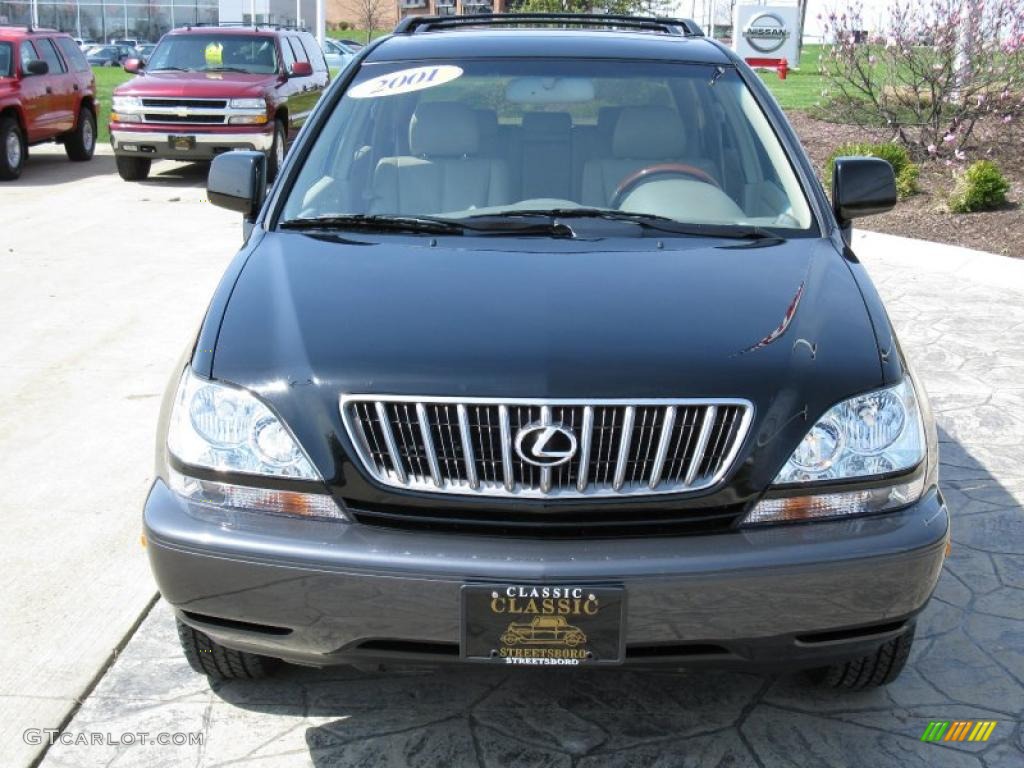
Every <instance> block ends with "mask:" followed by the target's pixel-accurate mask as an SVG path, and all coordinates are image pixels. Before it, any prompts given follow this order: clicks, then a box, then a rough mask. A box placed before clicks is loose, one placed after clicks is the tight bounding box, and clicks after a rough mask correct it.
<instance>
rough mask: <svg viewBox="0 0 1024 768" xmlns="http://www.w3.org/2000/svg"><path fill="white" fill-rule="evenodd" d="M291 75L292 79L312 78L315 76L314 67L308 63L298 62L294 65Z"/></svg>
mask: <svg viewBox="0 0 1024 768" xmlns="http://www.w3.org/2000/svg"><path fill="white" fill-rule="evenodd" d="M289 74H290V75H291V76H292V77H310V76H311V75H312V74H313V65H312V64H310V63H309V62H308V61H296V62H295V63H294V64H292V68H291V70H290V72H289Z"/></svg>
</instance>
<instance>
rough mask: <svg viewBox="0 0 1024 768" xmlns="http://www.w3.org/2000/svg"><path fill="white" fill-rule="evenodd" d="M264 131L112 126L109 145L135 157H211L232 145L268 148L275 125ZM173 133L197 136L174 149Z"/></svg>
mask: <svg viewBox="0 0 1024 768" xmlns="http://www.w3.org/2000/svg"><path fill="white" fill-rule="evenodd" d="M261 128H263V130H261V131H234V132H226V131H218V132H213V131H207V132H201V131H197V130H196V129H195V126H192V125H187V124H186V125H182V126H180V127H175V128H173V129H169V128H160V129H158V130H145V131H136V130H122V129H119V128H116V127H114V126H113V125H112V126H111V128H110V146H111V147H112V148H113V150H114V154H117V155H126V156H133V157H151V158H154V159H163V160H210V159H212V158H213V157H215V156H216V155H219V154H221V153H222V152H228V151H230V150H232V149H255V150H258V151H260V152H269V151H270V148H271V147H272V146H273V144H274V134H273V131H272V126H270V127H265V128H264V127H261ZM172 136H178V137H180V136H187V137H189V138H192V139H194V146H192V147H191V148H190V149H187V150H186V149H175V148H174V147H173V146H171V137H172Z"/></svg>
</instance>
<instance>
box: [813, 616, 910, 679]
mask: <svg viewBox="0 0 1024 768" xmlns="http://www.w3.org/2000/svg"><path fill="white" fill-rule="evenodd" d="M914 629H915V628H914V627H911V628H910V629H909V630H907V631H906V632H904V633H903V634H902V635H900V636H899V637H895V638H893V639H892V640H888V641H886V642H885V643H883V644H882V645H881V646H879V648H878V650H876V651H875V652H874V653H872V654H868V655H867V656H859V657H857V658H855V659H850V660H849V661H845V662H842V663H840V664H833V665H832V666H830V667H824V668H823V669H818V670H815V671H814V673H813V674H814V677H815V678H816V680H817V682H818V683H819V684H821V685H824V686H825V687H827V688H839V689H842V690H847V691H863V690H867V689H869V688H877V687H879V686H882V685H888V684H889V683H891V682H892V681H893V680H895V679H896V678H897V677H899V676H900V672H902V671H903V667H905V666H906V665H907V659H908V658H909V657H910V649H911V647H912V646H913V644H914Z"/></svg>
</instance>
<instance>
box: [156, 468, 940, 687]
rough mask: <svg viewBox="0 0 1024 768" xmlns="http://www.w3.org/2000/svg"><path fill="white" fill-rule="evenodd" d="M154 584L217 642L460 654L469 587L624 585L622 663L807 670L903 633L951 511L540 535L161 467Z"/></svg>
mask: <svg viewBox="0 0 1024 768" xmlns="http://www.w3.org/2000/svg"><path fill="white" fill-rule="evenodd" d="M144 524H145V531H146V535H147V538H148V552H149V557H150V563H151V565H152V568H153V572H154V574H155V576H156V580H157V583H158V585H159V587H160V591H161V593H162V595H163V597H164V599H166V600H167V601H168V602H169V603H170V604H171V605H172V606H174V608H175V609H176V611H177V613H178V616H179V618H181V619H182V620H184V621H186V622H187V623H189V624H191V625H193V626H195V627H196V628H198V629H201V630H202V631H203V632H206V633H207V634H209V635H210V636H211V637H213V638H214V639H215V640H217V641H218V642H220V643H222V644H223V645H226V646H229V647H233V648H236V649H239V650H246V651H251V652H255V653H261V654H265V655H269V656H276V657H279V658H283V659H286V660H289V661H292V662H297V663H303V664H313V665H329V664H339V663H350V662H354V661H358V660H359V659H361V658H365V659H374V660H380V659H386V658H400V659H403V660H431V661H457V660H458V659H459V646H458V643H459V637H460V615H459V608H460V600H459V591H460V588H461V586H462V585H463V584H466V583H491V582H493V583H502V584H554V585H559V584H561V585H565V584H573V585H581V586H586V585H587V584H607V583H609V582H615V583H621V584H623V585H624V586H625V589H626V593H627V595H628V600H627V606H628V607H627V614H626V625H625V636H626V661H627V662H644V663H646V662H652V661H663V662H672V663H677V664H678V663H697V662H700V663H708V662H710V663H714V664H715V665H721V666H731V665H757V666H779V665H783V666H787V667H799V666H816V665H822V664H826V663H829V662H830V661H834V660H838V659H841V658H847V657H850V656H854V655H857V654H858V653H862V652H867V651H869V650H871V649H872V648H873V647H875V646H877V645H878V644H879V643H880V642H882V641H884V640H886V639H889V638H891V637H895V636H897V635H899V634H901V633H902V632H905V631H907V630H908V629H909V627H910V626H911V624H910V620H911V619H912V618H913V616H914V615H915V614H916V613H917V612H918V611H920V610H921V609H922V608H923V607H924V605H925V603H926V602H927V600H928V598H929V597H930V595H931V593H932V590H933V589H934V587H935V583H936V581H937V580H938V577H939V572H940V570H941V568H942V563H943V559H944V551H945V547H946V543H947V541H948V538H949V516H948V513H947V510H946V507H945V504H944V502H943V500H942V497H941V495H940V494H939V493H938V492H937V491H936V490H934V489H933V490H931V491H930V492H929V493H927V494H926V495H925V496H924V497H923V498H922V499H921V500H920V501H919V502H918V503H917V504H915V505H913V506H911V507H909V508H906V509H904V510H902V511H900V512H895V513H890V514H886V515H879V516H876V517H865V518H860V519H852V520H845V521H836V522H817V523H813V524H805V525H789V526H775V527H765V528H762V529H751V530H742V531H738V532H730V533H726V534H716V535H704V536H687V537H651V538H635V539H621V538H620V539H617V540H589V539H587V540H576V541H571V540H569V541H567V540H537V539H516V538H498V537H493V538H492V537H482V536H470V535H459V534H447V533H446V534H432V533H427V532H405V531H397V530H389V529H384V528H377V527H373V526H367V525H360V524H344V523H332V522H317V521H307V520H296V519H290V518H287V517H283V516H272V515H259V514H250V513H244V512H224V511H223V510H215V509H212V508H208V507H199V506H197V505H192V504H188V503H186V502H184V501H182V500H181V499H180V498H179V497H178V496H176V495H175V494H174V493H172V492H171V491H170V490H169V489H168V488H167V486H166V485H165V484H164V483H163V482H162V481H161V480H157V481H156V483H154V485H153V487H152V489H151V490H150V494H149V498H148V499H147V501H146V506H145V512H144Z"/></svg>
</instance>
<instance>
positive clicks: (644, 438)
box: [341, 395, 753, 498]
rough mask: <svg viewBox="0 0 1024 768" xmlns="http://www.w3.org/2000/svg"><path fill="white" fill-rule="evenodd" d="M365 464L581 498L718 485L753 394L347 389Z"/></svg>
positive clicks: (429, 478) (446, 482) (390, 476)
mask: <svg viewBox="0 0 1024 768" xmlns="http://www.w3.org/2000/svg"><path fill="white" fill-rule="evenodd" d="M341 415H342V420H343V421H344V423H345V428H346V429H347V430H348V434H349V437H350V438H351V440H352V442H353V444H354V445H355V448H356V451H357V452H358V454H359V459H360V460H361V462H362V465H363V468H364V469H365V470H366V471H367V472H368V473H369V474H370V475H371V477H373V479H375V480H376V481H377V482H379V483H382V484H383V485H387V486H390V487H394V488H403V489H406V490H414V491H421V492H434V493H456V494H465V495H484V496H505V497H526V498H554V497H559V498H572V497H585V496H621V495H642V494H663V493H686V492H691V491H699V490H702V489H706V488H710V487H712V486H714V485H716V484H718V483H719V482H720V481H721V480H722V478H723V477H724V476H725V475H726V473H727V472H728V471H729V469H730V468H731V467H732V465H733V462H734V461H735V459H736V456H737V454H738V453H739V450H740V446H741V445H742V443H743V440H744V438H745V437H746V434H747V431H748V429H749V427H750V422H751V418H752V416H753V406H752V405H751V403H750V402H748V401H746V400H738V399H714V400H692V399H689V400H642V401H641V400H636V401H627V400H514V399H508V400H505V399H493V398H477V399H472V398H448V397H404V396H384V395H343V396H342V398H341Z"/></svg>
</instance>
